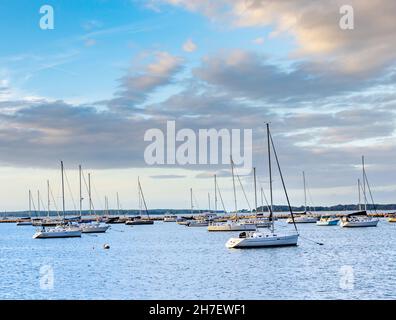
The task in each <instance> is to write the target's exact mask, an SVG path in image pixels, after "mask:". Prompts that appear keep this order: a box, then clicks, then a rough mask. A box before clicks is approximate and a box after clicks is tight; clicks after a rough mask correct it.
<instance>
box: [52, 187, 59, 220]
mask: <svg viewBox="0 0 396 320" xmlns="http://www.w3.org/2000/svg"><path fill="white" fill-rule="evenodd" d="M49 190H50V194H51V198H52V201H53V202H54V207H55V210H56V214H57V215H58V217H60V215H59V210H58V206H57V205H56V201H55V197H54V194H53V192H52V188H51V187H50V188H49Z"/></svg>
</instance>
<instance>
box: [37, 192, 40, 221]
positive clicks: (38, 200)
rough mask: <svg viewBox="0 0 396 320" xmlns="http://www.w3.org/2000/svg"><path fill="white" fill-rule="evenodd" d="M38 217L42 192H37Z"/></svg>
mask: <svg viewBox="0 0 396 320" xmlns="http://www.w3.org/2000/svg"><path fill="white" fill-rule="evenodd" d="M37 215H38V216H40V190H37Z"/></svg>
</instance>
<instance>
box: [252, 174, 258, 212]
mask: <svg viewBox="0 0 396 320" xmlns="http://www.w3.org/2000/svg"><path fill="white" fill-rule="evenodd" d="M253 178H254V207H255V209H256V218H257V183H256V167H254V168H253Z"/></svg>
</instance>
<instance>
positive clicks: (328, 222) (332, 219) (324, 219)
mask: <svg viewBox="0 0 396 320" xmlns="http://www.w3.org/2000/svg"><path fill="white" fill-rule="evenodd" d="M339 221H340V218H337V217H336V216H331V215H323V216H321V217H320V219H319V221H316V225H318V226H336V225H337V224H338V222H339Z"/></svg>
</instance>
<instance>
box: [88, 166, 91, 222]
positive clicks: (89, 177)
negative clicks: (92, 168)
mask: <svg viewBox="0 0 396 320" xmlns="http://www.w3.org/2000/svg"><path fill="white" fill-rule="evenodd" d="M88 198H89V215H92V193H91V173H88Z"/></svg>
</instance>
